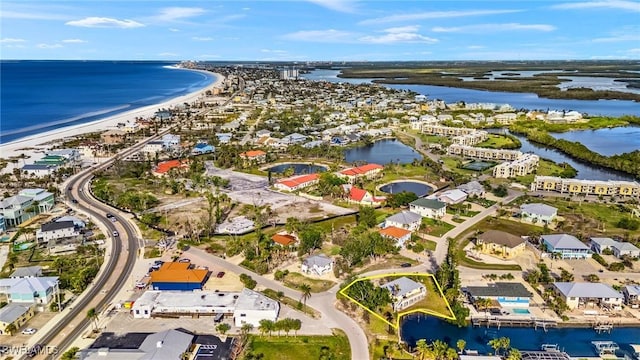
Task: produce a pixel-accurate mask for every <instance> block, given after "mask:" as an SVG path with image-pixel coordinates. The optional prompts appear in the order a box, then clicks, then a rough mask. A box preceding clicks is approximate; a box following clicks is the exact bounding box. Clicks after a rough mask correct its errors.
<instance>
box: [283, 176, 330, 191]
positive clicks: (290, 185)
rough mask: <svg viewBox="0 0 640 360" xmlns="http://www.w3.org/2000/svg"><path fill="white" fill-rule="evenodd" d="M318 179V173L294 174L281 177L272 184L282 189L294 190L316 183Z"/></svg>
mask: <svg viewBox="0 0 640 360" xmlns="http://www.w3.org/2000/svg"><path fill="white" fill-rule="evenodd" d="M318 181H320V176H319V175H318V174H315V173H314V174H307V175H296V176H292V177H289V178H286V179H281V180H278V182H276V184H275V185H274V186H275V188H276V189H279V190H284V191H296V190H299V189H302V188H305V187H307V186H311V185H314V184H317V183H318Z"/></svg>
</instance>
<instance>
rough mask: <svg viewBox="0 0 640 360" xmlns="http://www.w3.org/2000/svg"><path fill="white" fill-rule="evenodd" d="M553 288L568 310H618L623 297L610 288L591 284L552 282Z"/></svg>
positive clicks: (604, 285)
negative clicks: (595, 308) (589, 308)
mask: <svg viewBox="0 0 640 360" xmlns="http://www.w3.org/2000/svg"><path fill="white" fill-rule="evenodd" d="M553 288H554V291H555V292H556V294H558V295H559V296H560V297H561V298H562V300H564V302H565V303H566V304H567V306H568V307H569V309H571V310H574V309H577V308H588V307H595V306H599V307H604V308H610V309H620V307H621V306H622V301H623V299H624V296H623V295H622V294H621V293H619V292H618V291H616V290H614V289H613V288H612V287H611V286H609V285H606V284H602V283H591V282H554V283H553Z"/></svg>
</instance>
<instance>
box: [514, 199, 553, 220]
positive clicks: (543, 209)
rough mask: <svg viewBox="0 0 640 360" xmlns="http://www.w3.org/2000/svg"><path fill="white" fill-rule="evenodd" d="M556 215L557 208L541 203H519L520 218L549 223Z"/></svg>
mask: <svg viewBox="0 0 640 360" xmlns="http://www.w3.org/2000/svg"><path fill="white" fill-rule="evenodd" d="M556 216H558V209H556V208H554V207H553V206H549V205H547V204H541V203H532V204H522V205H520V218H521V219H522V220H526V221H530V222H532V223H536V222H540V223H543V224H550V223H551V222H552V221H553V220H555V219H556Z"/></svg>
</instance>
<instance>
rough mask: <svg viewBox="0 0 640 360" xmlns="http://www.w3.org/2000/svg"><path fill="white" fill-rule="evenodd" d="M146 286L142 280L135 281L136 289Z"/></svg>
mask: <svg viewBox="0 0 640 360" xmlns="http://www.w3.org/2000/svg"><path fill="white" fill-rule="evenodd" d="M146 287H147V284H146V283H143V282H142V281H138V282H137V283H136V289H144V288H146Z"/></svg>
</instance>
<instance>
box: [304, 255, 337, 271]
mask: <svg viewBox="0 0 640 360" xmlns="http://www.w3.org/2000/svg"><path fill="white" fill-rule="evenodd" d="M332 270H333V259H331V258H330V257H328V256H326V255H324V254H319V255H311V256H308V257H307V258H306V259H304V260H302V265H301V266H300V271H302V272H303V273H305V274H310V275H318V276H322V275H324V274H327V273H329V272H331V271H332Z"/></svg>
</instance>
